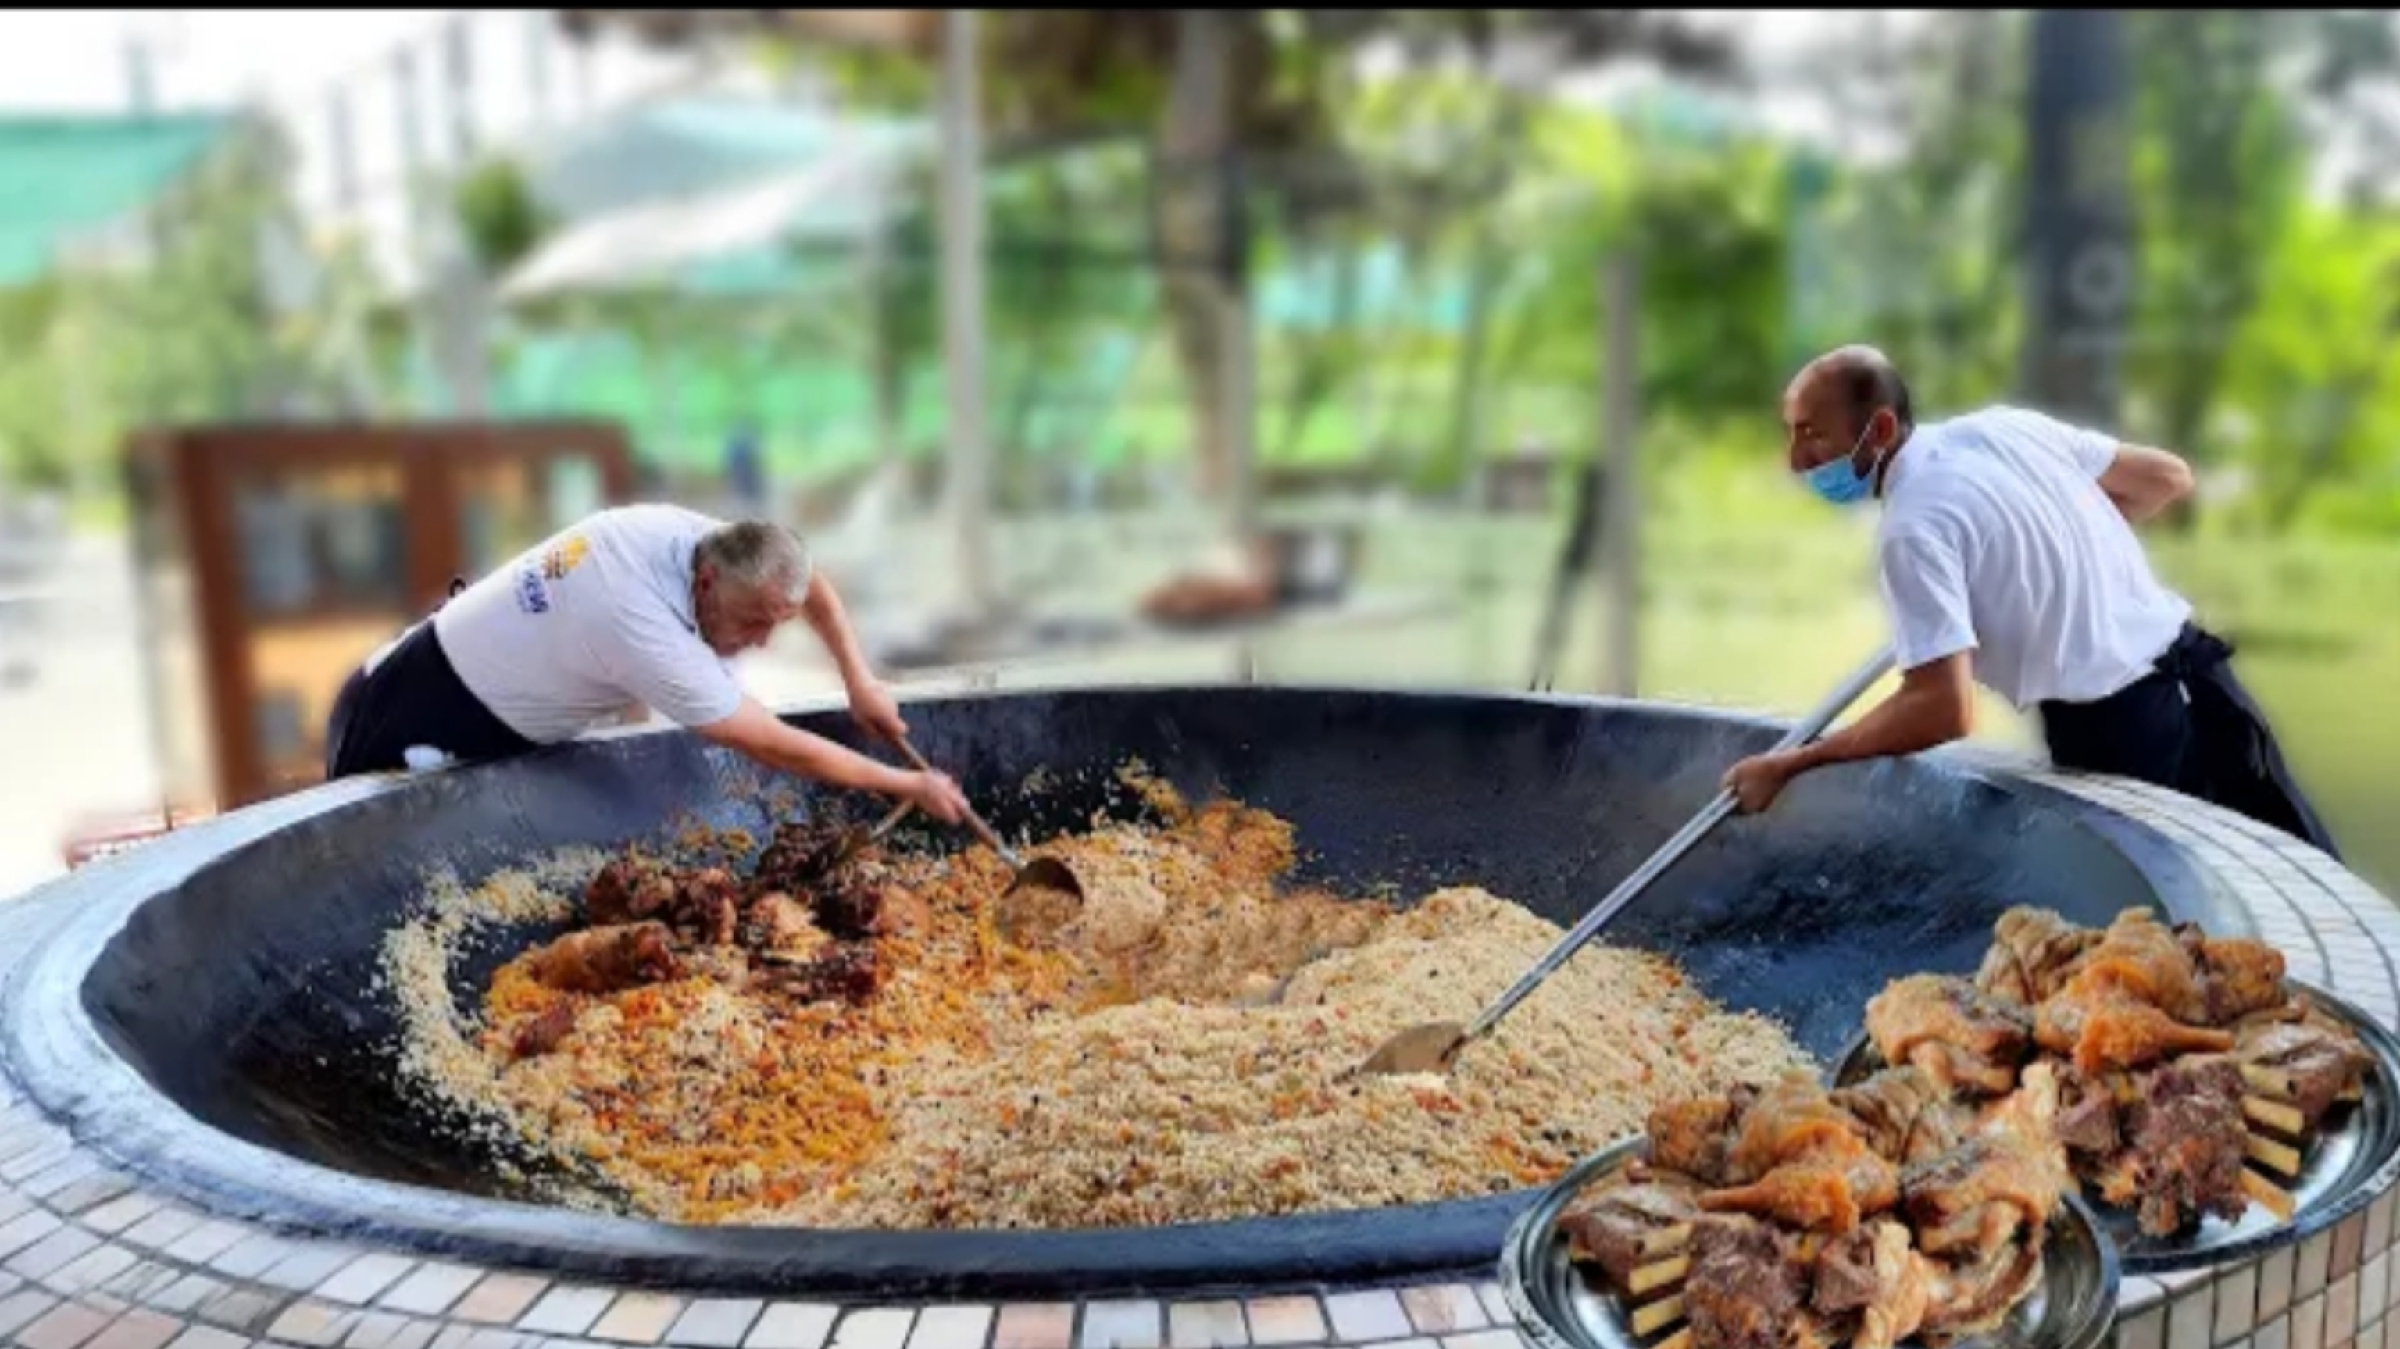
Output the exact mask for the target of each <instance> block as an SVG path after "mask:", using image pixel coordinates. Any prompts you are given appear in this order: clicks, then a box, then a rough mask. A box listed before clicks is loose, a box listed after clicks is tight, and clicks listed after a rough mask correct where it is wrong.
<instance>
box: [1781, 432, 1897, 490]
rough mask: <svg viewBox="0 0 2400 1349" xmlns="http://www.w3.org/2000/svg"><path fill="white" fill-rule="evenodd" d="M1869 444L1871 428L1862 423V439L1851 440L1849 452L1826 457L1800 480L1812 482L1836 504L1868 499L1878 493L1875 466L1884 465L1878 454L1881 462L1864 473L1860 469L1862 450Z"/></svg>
mask: <svg viewBox="0 0 2400 1349" xmlns="http://www.w3.org/2000/svg"><path fill="white" fill-rule="evenodd" d="M1866 444H1867V431H1866V428H1864V427H1861V428H1860V429H1859V433H1858V439H1857V440H1856V441H1855V442H1853V443H1852V444H1851V446H1850V452H1849V453H1848V454H1845V455H1841V456H1838V457H1836V458H1833V459H1828V460H1826V461H1825V462H1824V463H1822V464H1819V465H1817V466H1816V467H1815V468H1812V469H1810V470H1809V471H1807V472H1806V473H1803V474H1801V475H1800V480H1801V481H1802V482H1805V483H1807V484H1808V490H1810V491H1812V492H1814V493H1816V494H1817V495H1818V496H1820V497H1823V498H1824V499H1825V500H1826V501H1828V502H1831V503H1832V504H1834V505H1836V506H1853V505H1856V504H1858V503H1859V502H1861V501H1864V500H1866V499H1867V498H1868V497H1870V496H1873V495H1874V494H1875V468H1877V467H1881V463H1880V459H1881V456H1878V461H1879V462H1878V463H1877V464H1876V465H1875V467H1871V468H1869V469H1868V470H1867V471H1866V472H1864V473H1861V472H1859V471H1858V468H1857V462H1858V452H1859V451H1860V450H1862V449H1865V448H1866Z"/></svg>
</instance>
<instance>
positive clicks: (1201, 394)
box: [1152, 9, 1239, 503]
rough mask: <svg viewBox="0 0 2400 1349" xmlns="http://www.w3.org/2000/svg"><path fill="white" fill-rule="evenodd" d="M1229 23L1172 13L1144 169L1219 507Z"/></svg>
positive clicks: (1200, 466) (1201, 452)
mask: <svg viewBox="0 0 2400 1349" xmlns="http://www.w3.org/2000/svg"><path fill="white" fill-rule="evenodd" d="M1234 23H1235V19H1234V16H1232V15H1230V14H1226V13H1222V12H1219V11H1216V10H1196V9H1186V10H1177V11H1176V12H1175V62H1174V67H1173V69H1172V71H1171V74H1170V84H1169V86H1168V92H1167V103H1166V117H1165V121H1164V123H1163V124H1162V125H1161V126H1160V127H1159V130H1158V146H1157V149H1158V153H1157V155H1156V157H1155V160H1154V161H1153V164H1152V174H1153V181H1154V184H1155V201H1156V203H1157V211H1158V240H1159V246H1160V248H1161V250H1162V252H1163V254H1164V256H1163V257H1162V258H1161V259H1160V261H1161V263H1162V266H1161V269H1160V277H1159V284H1160V302H1161V304H1162V306H1163V307H1164V308H1165V310H1166V315H1167V325H1168V330H1169V331H1170V332H1171V333H1173V334H1174V338H1175V355H1176V358H1177V360H1178V362H1179V363H1180V364H1181V366H1182V368H1183V384H1184V401H1185V404H1186V405H1187V406H1188V407H1189V409H1190V412H1191V426H1192V431H1193V436H1194V443H1193V450H1194V455H1195V461H1196V464H1195V466H1196V469H1197V473H1198V483H1199V487H1200V491H1201V494H1202V495H1203V496H1204V497H1205V498H1207V499H1209V500H1210V501H1212V502H1219V503H1222V502H1223V501H1224V500H1225V498H1226V497H1227V495H1228V494H1229V493H1230V492H1231V491H1232V490H1233V488H1234V485H1235V483H1236V481H1237V478H1238V474H1237V465H1236V464H1235V463H1234V456H1235V455H1236V454H1237V453H1238V452H1239V450H1238V444H1237V441H1236V439H1235V437H1234V435H1233V432H1234V428H1233V427H1232V426H1231V425H1230V424H1229V423H1228V419H1227V416H1226V413H1227V410H1228V409H1227V399H1226V397H1225V388H1226V381H1227V380H1228V378H1229V377H1230V374H1231V372H1230V370H1229V369H1228V363H1229V360H1230V358H1231V357H1232V356H1233V355H1234V353H1232V352H1229V351H1227V350H1226V343H1225V341H1224V337H1225V326H1226V325H1225V311H1226V307H1227V305H1229V304H1230V303H1232V302H1233V299H1234V295H1233V291H1232V289H1231V287H1230V286H1228V284H1227V282H1228V280H1229V279H1230V276H1229V269H1228V267H1227V265H1226V264H1227V261H1228V254H1229V252H1230V246H1231V244H1232V242H1233V241H1232V240H1231V239H1230V238H1229V237H1228V232H1227V230H1226V224H1227V221H1228V217H1229V215H1230V212H1229V211H1228V209H1227V207H1228V204H1229V203H1228V200H1227V189H1228V187H1229V186H1231V184H1230V182H1229V180H1230V178H1231V176H1232V175H1231V174H1230V172H1229V171H1228V170H1229V168H1230V163H1231V155H1232V151H1233V148H1234V147H1233V131H1234V126H1233V100H1232V92H1233V76H1234V70H1233V62H1234V50H1235V41H1234V39H1235V31H1234Z"/></svg>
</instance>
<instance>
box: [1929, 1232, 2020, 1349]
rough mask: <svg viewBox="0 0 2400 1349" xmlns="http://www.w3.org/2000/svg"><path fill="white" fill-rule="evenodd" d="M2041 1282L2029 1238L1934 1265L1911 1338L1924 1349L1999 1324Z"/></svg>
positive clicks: (1984, 1331) (1980, 1331) (1983, 1331)
mask: <svg viewBox="0 0 2400 1349" xmlns="http://www.w3.org/2000/svg"><path fill="white" fill-rule="evenodd" d="M2041 1282H2042V1248H2041V1247H2040V1246H2039V1245H2036V1244H2034V1243H2032V1242H2022V1243H2018V1242H2012V1243H2009V1244H2007V1245H2003V1246H1999V1247H1996V1248H1994V1249H1993V1251H1992V1252H1991V1253H1990V1254H1989V1255H1986V1256H1984V1257H1982V1258H1981V1259H1978V1260H1973V1261H1968V1262H1965V1263H1961V1264H1948V1265H1943V1266H1941V1268H1940V1273H1939V1274H1937V1275H1936V1276H1935V1278H1934V1280H1933V1292H1932V1296H1931V1298H1930V1299H1929V1300H1928V1302H1927V1305H1926V1308H1925V1319H1924V1321H1923V1323H1922V1324H1920V1325H1919V1326H1918V1328H1917V1337H1918V1338H1919V1339H1920V1340H1921V1341H1923V1342H1924V1344H1925V1345H1926V1346H1927V1349H1943V1346H1945V1345H1948V1344H1950V1343H1952V1342H1954V1341H1957V1340H1961V1339H1965V1338H1968V1337H1970V1336H1975V1335H1982V1334H1986V1333H1988V1332H1990V1331H1993V1330H1996V1329H1998V1328H1999V1326H2000V1324H2001V1323H2002V1322H2003V1321H2006V1320H2007V1319H2008V1314H2009V1312H2010V1311H2011V1310H2013V1309H2014V1308H2015V1307H2016V1306H2017V1304H2018V1303H2020V1302H2023V1301H2024V1300H2025V1299H2026V1298H2028V1297H2030V1296H2032V1295H2033V1291H2034V1289H2035V1288H2037V1287H2039V1286H2040V1284H2041Z"/></svg>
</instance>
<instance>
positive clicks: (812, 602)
mask: <svg viewBox="0 0 2400 1349" xmlns="http://www.w3.org/2000/svg"><path fill="white" fill-rule="evenodd" d="M800 614H801V617H803V618H804V619H806V620H807V621H808V627H809V630H810V631H811V632H814V633H816V634H817V640H818V641H820V642H823V643H824V644H825V650H826V652H827V653H828V654H829V655H831V656H832V657H833V664H834V668H836V669H838V670H840V671H841V674H842V685H843V687H845V688H857V687H858V686H859V685H860V684H862V683H873V682H874V679H875V673H874V671H872V670H869V669H868V668H867V657H866V654H865V653H864V652H862V651H860V650H859V649H858V634H857V633H856V632H853V631H851V628H850V611H849V610H847V609H845V608H843V607H842V597H841V595H840V594H839V593H837V592H836V591H835V590H834V588H833V582H832V581H829V580H827V579H826V577H825V573H824V572H821V571H820V572H817V573H816V574H815V575H813V576H811V577H810V578H809V581H808V598H807V599H805V600H802V601H801V603H800Z"/></svg>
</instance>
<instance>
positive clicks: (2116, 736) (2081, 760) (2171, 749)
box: [2042, 624, 2341, 858]
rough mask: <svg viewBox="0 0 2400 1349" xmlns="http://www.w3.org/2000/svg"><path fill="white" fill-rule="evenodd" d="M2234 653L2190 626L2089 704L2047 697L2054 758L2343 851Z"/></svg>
mask: <svg viewBox="0 0 2400 1349" xmlns="http://www.w3.org/2000/svg"><path fill="white" fill-rule="evenodd" d="M2232 659H2233V648H2232V646H2230V645H2228V644H2227V643H2226V642H2225V641H2224V640H2223V639H2222V638H2219V637H2217V636H2216V635H2215V634H2213V633H2210V632H2208V631H2206V630H2205V629H2202V628H2198V627H2194V626H2192V625H2190V624H2186V625H2185V626H2184V629H2183V632H2182V633H2181V635H2179V636H2177V637H2176V639H2175V642H2174V644H2173V645H2172V646H2169V647H2168V648H2167V650H2166V653H2165V654H2164V655H2162V656H2160V657H2159V658H2158V662H2157V664H2156V665H2155V667H2154V668H2153V669H2152V670H2151V672H2150V673H2149V674H2147V675H2145V676H2143V677H2142V678H2140V679H2138V680H2135V681H2134V682H2133V683H2132V684H2130V685H2128V686H2127V687H2125V688H2123V689H2120V690H2118V691H2117V692H2115V693H2113V694H2110V695H2109V696H2108V697H2106V698H2103V699H2101V700H2100V701H2098V702H2094V703H2060V702H2047V703H2043V704H2042V732H2043V735H2044V738H2046V739H2047V740H2048V741H2049V742H2050V758H2051V760H2052V762H2054V763H2056V764H2057V765H2058V766H2059V767H2061V768H2070V769H2077V770H2080V771H2083V772H2090V773H2113V774H2116V775H2118V776H2120V777H2129V778H2138V779H2140V780H2141V781H2143V782H2147V783H2151V784H2153V785H2155V786H2160V787H2167V788H2171V789H2173V790H2175V791H2179V792H2182V793H2183V794H2184V795H2186V796H2195V797H2198V798H2199V799H2201V800H2203V801H2208V802H2211V803H2213V804H2216V805H2219V806H2223V807H2225V808H2226V809H2227V810H2230V811H2233V812H2235V813H2236V814H2241V815H2247V816H2249V817H2250V818H2251V819H2253V820H2256V821H2258V822H2259V823H2261V824H2267V825H2273V826H2274V827H2275V828H2277V829H2280V830H2282V831H2283V832H2285V833H2287V834H2290V835H2291V836H2293V837H2294V838H2297V839H2301V840H2303V841H2305V842H2308V843H2313V844H2315V845H2316V846H2317V847H2318V848H2319V849H2321V850H2323V851H2324V852H2325V854H2326V855H2327V856H2330V857H2336V858H2338V857H2340V855H2341V854H2339V853H2337V852H2335V851H2334V846H2333V836H2332V835H2331V834H2329V833H2327V832H2326V830H2325V825H2324V822H2323V821H2322V820H2320V819H2318V818H2317V812H2316V811H2315V810H2314V809H2313V808H2311V807H2310V805H2309V804H2308V798H2307V797H2306V796H2305V795H2303V794H2302V792H2301V791H2300V784H2299V783H2297V782H2295V781H2293V780H2292V773H2291V770H2290V769H2289V768H2287V767H2285V766H2284V762H2283V751H2282V750H2281V749H2280V748H2278V747H2277V745H2276V743H2275V732H2274V730H2273V729H2272V728H2271V727H2269V726H2268V725H2267V717H2266V714H2265V713H2264V712H2261V711H2260V710H2259V707H2258V704H2257V703H2256V702H2255V701H2253V700H2252V699H2251V697H2250V693H2249V690H2247V689H2245V688H2243V687H2242V684H2241V681H2240V680H2238V679H2236V678H2234V674H2233V665H2232V663H2231V662H2232Z"/></svg>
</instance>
